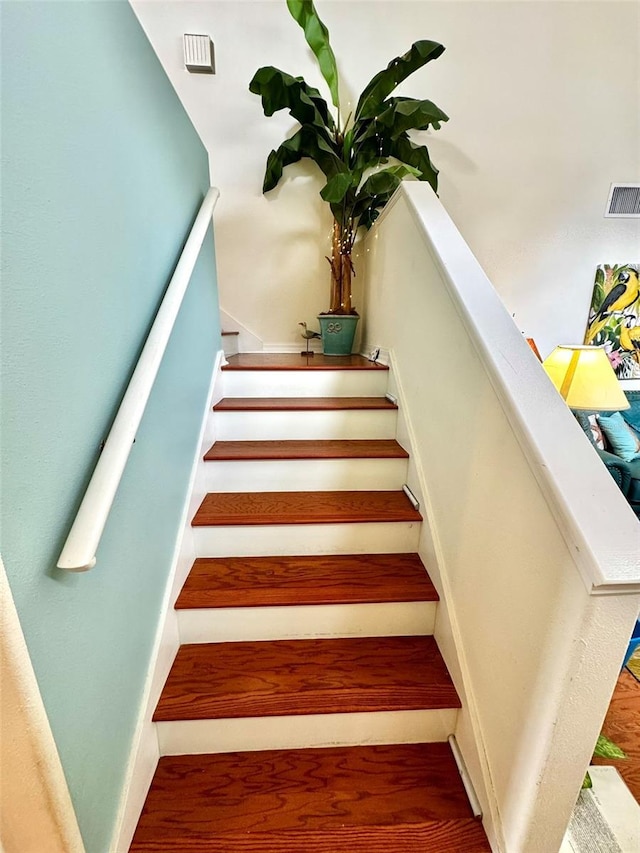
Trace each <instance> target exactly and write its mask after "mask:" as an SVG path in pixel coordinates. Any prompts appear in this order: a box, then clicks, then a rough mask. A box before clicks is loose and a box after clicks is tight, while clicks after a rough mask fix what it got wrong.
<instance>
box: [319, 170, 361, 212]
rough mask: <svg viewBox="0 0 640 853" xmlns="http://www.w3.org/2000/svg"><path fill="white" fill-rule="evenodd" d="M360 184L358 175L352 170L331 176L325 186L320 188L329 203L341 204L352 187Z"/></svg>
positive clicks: (321, 193)
mask: <svg viewBox="0 0 640 853" xmlns="http://www.w3.org/2000/svg"><path fill="white" fill-rule="evenodd" d="M354 182H355V186H357V185H358V183H359V180H358V176H357V175H354V174H353V172H351V171H346V172H339V173H338V174H337V175H334V176H333V177H332V178H329V180H328V181H327V183H326V184H325V186H324V187H323V188H322V189H321V190H320V195H321V196H322V198H323V199H324V200H325V201H328V202H329V204H340V202H342V201H343V200H344V197H345V196H346V194H347V193H348V192H349V190H350V189H352V188H354Z"/></svg>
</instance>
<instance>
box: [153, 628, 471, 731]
mask: <svg viewBox="0 0 640 853" xmlns="http://www.w3.org/2000/svg"><path fill="white" fill-rule="evenodd" d="M459 707H460V700H459V699H458V695H457V693H456V690H455V687H454V686H453V682H452V681H451V677H450V675H449V673H448V672H447V668H446V666H445V663H444V661H443V659H442V657H441V655H440V652H439V651H438V647H437V645H436V643H435V640H434V639H433V637H431V636H428V637H355V638H353V637H352V638H350V639H331V640H326V639H321V640H315V639H314V640H275V641H260V642H241V643H222V644H220V643H198V644H193V645H186V646H181V647H180V649H179V651H178V654H177V656H176V659H175V661H174V664H173V666H172V668H171V672H170V673H169V677H168V678H167V682H166V684H165V686H164V689H163V691H162V695H161V696H160V701H159V702H158V707H157V708H156V712H155V714H154V720H158V721H159V720H165V721H166V720H202V719H224V718H238V717H261V716H266V717H270V716H283V715H291V716H298V715H305V714H338V713H357V712H364V711H401V710H419V709H433V708H459Z"/></svg>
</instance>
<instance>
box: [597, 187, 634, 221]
mask: <svg viewBox="0 0 640 853" xmlns="http://www.w3.org/2000/svg"><path fill="white" fill-rule="evenodd" d="M604 215H605V216H619V217H636V218H640V184H611V189H610V190H609V199H608V200H607V209H606V211H605V214H604Z"/></svg>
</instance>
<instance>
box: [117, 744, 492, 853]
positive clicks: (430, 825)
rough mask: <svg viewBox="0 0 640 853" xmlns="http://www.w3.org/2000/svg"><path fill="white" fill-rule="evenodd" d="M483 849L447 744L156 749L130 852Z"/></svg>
mask: <svg viewBox="0 0 640 853" xmlns="http://www.w3.org/2000/svg"><path fill="white" fill-rule="evenodd" d="M166 850H180V851H189V853H350V851H355V853H388V851H389V850H392V851H395V850H402V851H406V853H462V851H464V852H465V853H490V847H489V845H488V843H487V840H486V836H485V835H484V831H483V829H482V825H481V824H480V823H479V822H478V821H475V820H473V819H472V816H471V810H470V807H469V804H468V802H467V799H466V796H465V793H464V790H463V787H462V783H461V781H460V777H459V775H458V772H457V768H456V766H455V762H454V760H453V758H452V756H451V751H450V749H449V745H448V744H444V743H434V744H409V745H399V746H360V747H330V748H327V749H301V750H271V751H265V752H241V753H227V754H224V755H185V756H176V757H165V758H161V759H160V763H159V764H158V767H157V770H156V773H155V776H154V779H153V782H152V785H151V789H150V791H149V795H148V797H147V802H146V804H145V807H144V810H143V812H142V815H141V818H140V821H139V823H138V827H137V830H136V833H135V836H134V840H133V844H132V846H131V851H132V853H161V851H166Z"/></svg>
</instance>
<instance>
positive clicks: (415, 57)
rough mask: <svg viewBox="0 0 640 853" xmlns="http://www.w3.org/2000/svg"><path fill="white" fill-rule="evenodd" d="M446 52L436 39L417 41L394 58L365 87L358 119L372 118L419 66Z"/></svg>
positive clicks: (357, 115)
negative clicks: (397, 87)
mask: <svg viewBox="0 0 640 853" xmlns="http://www.w3.org/2000/svg"><path fill="white" fill-rule="evenodd" d="M442 53H444V47H443V45H441V44H439V43H438V42H436V41H426V40H423V41H417V42H414V44H412V45H411V47H410V48H409V50H408V51H407V52H406V53H405V54H403V55H402V56H397V57H396V58H395V59H392V60H391V62H390V63H389V64H388V65H387V67H386V68H385V69H384V71H380V72H379V73H378V74H376V76H375V77H374V78H373V79H372V80H371V82H370V83H369V84H368V85H367V86H366V87H365V89H364V91H363V93H362V94H361V95H360V100H359V101H358V106H357V107H356V121H357V120H358V119H365V118H372V117H373V116H375V115H376V113H377V112H379V110H380V105H381V104H382V102H383V101H384V99H385V98H386V97H387V95H390V94H391V92H393V90H394V89H395V88H396V86H398V85H399V84H400V83H402V81H403V80H406V79H407V77H409V76H410V75H411V74H413V72H414V71H417V70H418V68H422V66H423V65H426V64H427V62H431V60H432V59H437V58H438V57H439V56H441V55H442Z"/></svg>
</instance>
